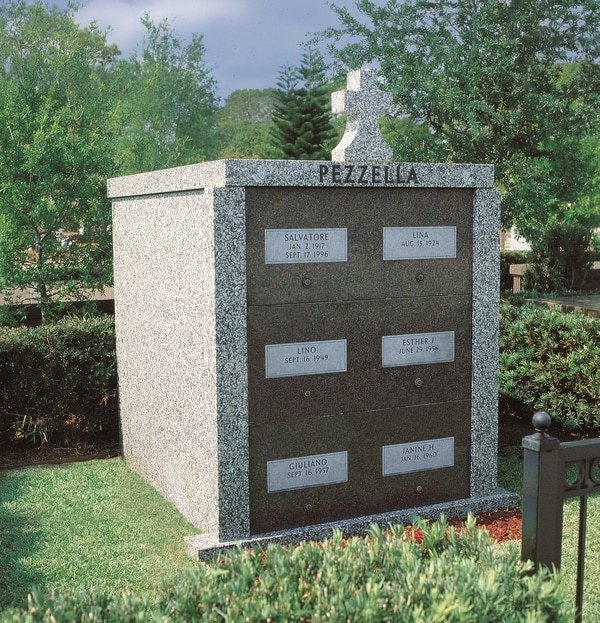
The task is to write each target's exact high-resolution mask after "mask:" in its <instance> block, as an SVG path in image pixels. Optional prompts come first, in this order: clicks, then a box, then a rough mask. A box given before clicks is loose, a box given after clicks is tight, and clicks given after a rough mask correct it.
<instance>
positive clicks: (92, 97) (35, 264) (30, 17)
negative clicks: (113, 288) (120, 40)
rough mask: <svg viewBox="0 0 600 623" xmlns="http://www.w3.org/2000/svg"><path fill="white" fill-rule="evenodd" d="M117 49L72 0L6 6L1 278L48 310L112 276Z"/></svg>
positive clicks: (1, 62) (0, 53)
mask: <svg viewBox="0 0 600 623" xmlns="http://www.w3.org/2000/svg"><path fill="white" fill-rule="evenodd" d="M115 53H116V49H115V48H114V47H111V46H109V45H107V43H106V40H105V36H104V34H103V33H101V32H100V31H99V30H98V29H97V28H95V27H94V26H91V27H89V28H80V27H78V26H77V25H76V24H75V22H74V20H73V14H72V8H69V9H67V10H66V11H64V12H63V11H60V10H59V9H57V8H52V9H49V8H47V7H46V6H44V5H42V4H41V3H38V4H34V5H27V4H25V2H23V1H22V0H17V1H13V2H7V3H4V4H3V5H1V6H0V287H1V288H2V289H3V290H4V291H5V292H6V293H7V294H9V295H10V293H11V292H12V291H14V290H15V289H17V288H31V289H32V290H34V291H35V293H36V294H37V297H38V298H39V302H40V305H41V307H42V314H43V315H45V314H46V312H47V310H48V306H49V304H50V301H51V299H52V297H53V296H58V297H61V298H64V297H67V296H75V297H77V296H78V294H80V293H81V290H82V288H101V287H102V286H103V285H104V284H106V283H107V282H109V281H110V279H111V277H110V272H111V250H110V207H109V204H108V201H107V200H106V198H105V197H106V191H105V183H106V178H107V177H108V176H109V175H110V174H111V173H113V172H114V170H115V167H114V149H113V145H114V135H115V125H114V115H113V111H112V110H111V105H110V98H109V97H107V90H108V81H109V80H108V76H109V69H110V66H111V63H112V58H113V57H114V55H115Z"/></svg>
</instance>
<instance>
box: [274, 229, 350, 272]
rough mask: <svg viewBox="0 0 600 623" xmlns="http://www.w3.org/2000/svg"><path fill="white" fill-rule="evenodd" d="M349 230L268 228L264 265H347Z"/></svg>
mask: <svg viewBox="0 0 600 623" xmlns="http://www.w3.org/2000/svg"><path fill="white" fill-rule="evenodd" d="M347 261H348V230H347V229H346V228H345V227H339V228H334V229H265V264H308V263H314V262H347Z"/></svg>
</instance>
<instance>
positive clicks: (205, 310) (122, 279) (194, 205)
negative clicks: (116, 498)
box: [113, 191, 219, 533]
mask: <svg viewBox="0 0 600 623" xmlns="http://www.w3.org/2000/svg"><path fill="white" fill-rule="evenodd" d="M212 232H213V211H212V197H210V196H205V195H204V194H203V193H202V192H201V191H200V192H199V191H194V192H190V193H180V194H171V195H159V196H150V197H143V198H133V199H130V200H129V199H124V200H117V201H115V202H114V203H113V237H114V271H115V322H116V333H117V358H118V371H119V395H120V408H121V420H122V431H123V450H124V454H125V458H126V460H127V461H128V462H129V463H130V464H131V465H132V467H134V468H135V469H136V470H137V471H138V472H139V473H141V475H142V476H144V477H145V478H146V479H147V480H148V481H149V482H150V483H152V484H153V485H154V486H155V487H156V488H157V489H158V490H159V491H160V492H161V493H162V494H163V495H164V496H165V497H166V498H167V499H169V500H171V501H172V502H173V503H174V504H175V505H176V506H177V508H178V509H179V510H180V511H181V512H182V513H183V515H185V517H187V519H188V520H190V521H191V522H192V523H193V524H195V525H196V526H198V527H199V528H201V529H203V530H208V531H211V532H215V533H217V531H218V519H219V518H218V506H217V502H218V451H217V434H218V429H217V397H216V386H217V367H216V345H215V341H214V325H215V271H214V245H213V235H212Z"/></svg>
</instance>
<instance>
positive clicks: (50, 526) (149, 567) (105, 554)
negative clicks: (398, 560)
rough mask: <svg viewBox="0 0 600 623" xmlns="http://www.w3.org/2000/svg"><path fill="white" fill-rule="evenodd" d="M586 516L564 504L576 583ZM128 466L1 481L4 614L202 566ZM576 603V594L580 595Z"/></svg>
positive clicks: (169, 512)
mask: <svg viewBox="0 0 600 623" xmlns="http://www.w3.org/2000/svg"><path fill="white" fill-rule="evenodd" d="M520 456H521V451H520V449H519V448H517V447H514V446H513V447H505V448H503V450H502V454H501V457H500V465H499V472H500V482H501V485H502V486H504V487H506V488H508V489H512V490H514V491H520V488H521V480H522V469H521V464H520ZM577 521H578V510H577V504H576V502H569V503H567V504H566V505H565V522H564V525H565V541H564V548H563V571H564V573H565V581H566V582H568V583H569V584H570V585H573V583H574V577H575V575H574V574H575V564H576V563H575V560H576V537H577ZM196 532H197V530H196V529H195V528H194V527H193V526H192V525H190V524H189V523H188V522H187V521H185V519H183V518H182V517H181V515H180V514H179V513H178V512H177V511H176V510H175V509H174V507H172V506H171V505H170V504H169V503H167V502H165V501H164V500H163V498H162V497H161V496H160V495H159V494H158V493H157V492H156V491H154V489H152V487H150V486H149V485H148V484H146V483H145V482H144V481H143V480H142V479H141V478H139V477H138V476H137V475H136V474H135V473H133V472H132V471H131V470H129V469H128V468H127V466H126V465H125V464H124V463H123V462H122V460H121V459H109V460H102V461H90V462H87V463H72V464H69V465H65V466H60V467H56V466H53V467H35V468H27V469H21V470H16V471H11V472H4V473H2V472H0V610H2V609H3V608H5V607H7V606H11V605H16V606H21V607H22V606H24V605H25V603H26V596H27V593H28V592H29V591H30V590H31V588H32V587H33V586H38V587H40V588H41V590H42V591H44V592H47V591H50V590H53V589H54V590H57V591H61V592H62V591H65V592H71V590H73V589H75V588H83V589H91V588H93V589H95V590H97V591H100V592H107V593H116V592H119V591H121V590H123V589H130V590H132V591H135V592H136V593H138V594H139V593H145V594H150V595H152V594H155V593H156V592H157V589H158V588H159V587H160V586H161V584H162V581H163V580H169V579H170V578H172V577H173V576H175V575H176V574H177V573H178V572H179V571H182V570H184V569H191V568H193V567H194V566H195V563H194V562H193V561H192V560H190V559H188V558H187V557H186V555H185V551H184V542H183V537H184V536H186V535H189V534H194V533H196ZM586 564H587V569H586V601H585V603H586V610H585V615H586V618H585V619H584V620H585V621H587V622H590V621H600V496H596V497H592V498H591V499H590V504H589V517H588V548H587V560H586ZM573 596H574V589H573Z"/></svg>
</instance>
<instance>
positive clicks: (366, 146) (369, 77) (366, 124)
mask: <svg viewBox="0 0 600 623" xmlns="http://www.w3.org/2000/svg"><path fill="white" fill-rule="evenodd" d="M331 109H332V112H333V113H334V114H339V113H343V112H345V113H347V115H348V122H347V124H346V131H345V133H344V136H343V137H342V140H341V141H340V143H339V145H338V146H337V147H335V148H334V149H333V151H332V152H331V159H332V160H333V161H338V162H339V161H341V162H344V161H346V160H352V161H355V160H358V161H362V162H382V161H384V162H389V161H390V160H391V159H392V150H391V148H390V146H389V145H388V144H387V143H386V142H385V141H384V140H383V137H382V136H381V134H380V132H379V115H383V114H392V112H393V107H392V96H391V94H390V93H386V92H385V91H380V90H379V89H378V88H377V75H376V74H375V72H374V71H373V70H372V69H358V70H356V71H351V72H349V73H348V79H347V89H346V90H345V91H336V92H335V93H332V94H331Z"/></svg>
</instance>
